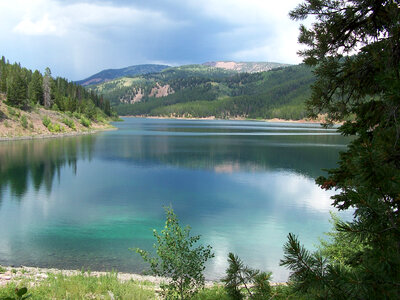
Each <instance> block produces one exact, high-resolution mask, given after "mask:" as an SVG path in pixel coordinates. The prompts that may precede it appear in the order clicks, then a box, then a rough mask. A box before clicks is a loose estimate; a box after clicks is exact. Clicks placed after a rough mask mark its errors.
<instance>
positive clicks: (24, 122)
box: [21, 115, 28, 129]
mask: <svg viewBox="0 0 400 300" xmlns="http://www.w3.org/2000/svg"><path fill="white" fill-rule="evenodd" d="M21 125H22V127H24V128H25V129H26V128H28V120H27V118H26V116H25V115H22V116H21Z"/></svg>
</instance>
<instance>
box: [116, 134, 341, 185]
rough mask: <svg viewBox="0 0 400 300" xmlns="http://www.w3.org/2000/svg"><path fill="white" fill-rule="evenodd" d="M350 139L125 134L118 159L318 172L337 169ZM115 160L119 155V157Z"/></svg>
mask: <svg viewBox="0 0 400 300" xmlns="http://www.w3.org/2000/svg"><path fill="white" fill-rule="evenodd" d="M348 142H349V139H346V138H344V137H342V136H340V135H298V136H229V135H228V136H207V137H192V136H188V137H185V136H135V137H133V138H130V139H124V140H123V141H122V142H121V144H120V145H119V147H116V148H115V149H116V150H117V151H118V152H119V153H118V154H117V156H118V158H119V159H121V160H126V161H134V162H135V163H139V164H140V163H141V164H146V163H148V164H152V163H155V164H159V163H162V164H170V165H173V166H178V167H185V168H194V169H210V170H214V171H215V172H228V173H229V172H234V171H241V170H243V171H265V170H276V169H279V170H287V171H293V172H296V173H299V174H302V175H304V176H307V177H312V178H315V177H318V176H320V175H321V173H322V171H321V168H333V167H335V166H336V162H337V159H338V156H339V151H343V150H345V149H346V148H345V145H346V144H347V143H348ZM113 159H115V157H113Z"/></svg>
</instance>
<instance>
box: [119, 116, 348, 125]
mask: <svg viewBox="0 0 400 300" xmlns="http://www.w3.org/2000/svg"><path fill="white" fill-rule="evenodd" d="M119 117H120V118H144V119H161V120H164V119H165V120H198V121H201V120H225V121H256V122H266V123H303V124H320V125H321V124H323V123H324V119H323V118H322V119H316V120H310V119H300V120H291V119H289V120H287V119H279V118H272V119H247V118H243V117H234V118H228V119H221V118H216V117H204V118H192V117H161V116H145V115H139V116H132V115H127V116H119ZM341 124H343V123H342V122H340V123H334V124H333V125H341Z"/></svg>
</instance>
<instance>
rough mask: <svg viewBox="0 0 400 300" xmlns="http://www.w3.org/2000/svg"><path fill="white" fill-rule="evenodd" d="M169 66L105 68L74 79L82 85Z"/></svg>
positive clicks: (154, 70) (155, 71) (146, 65)
mask: <svg viewBox="0 0 400 300" xmlns="http://www.w3.org/2000/svg"><path fill="white" fill-rule="evenodd" d="M169 67H170V66H168V65H157V64H144V65H134V66H129V67H126V68H121V69H107V70H103V71H101V72H99V73H96V74H94V75H92V76H90V77H88V78H86V79H83V80H79V81H76V83H77V84H80V85H83V86H87V85H93V84H100V83H103V82H107V81H110V80H113V79H116V78H119V77H131V76H136V75H144V74H149V73H158V72H161V71H162V70H164V69H167V68H169Z"/></svg>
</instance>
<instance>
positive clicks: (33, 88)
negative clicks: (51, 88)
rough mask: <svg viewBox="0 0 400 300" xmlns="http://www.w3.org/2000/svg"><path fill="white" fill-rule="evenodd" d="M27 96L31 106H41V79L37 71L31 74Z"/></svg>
mask: <svg viewBox="0 0 400 300" xmlns="http://www.w3.org/2000/svg"><path fill="white" fill-rule="evenodd" d="M28 95H29V100H30V101H31V103H32V104H42V105H43V78H42V75H41V74H40V72H39V71H38V70H36V71H35V72H33V74H32V79H31V82H29V85H28Z"/></svg>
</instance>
